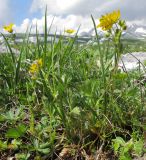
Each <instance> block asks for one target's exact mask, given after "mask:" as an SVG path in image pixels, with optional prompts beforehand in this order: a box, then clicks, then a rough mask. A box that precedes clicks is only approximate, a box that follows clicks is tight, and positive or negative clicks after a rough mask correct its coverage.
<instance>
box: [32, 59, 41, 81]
mask: <svg viewBox="0 0 146 160" xmlns="http://www.w3.org/2000/svg"><path fill="white" fill-rule="evenodd" d="M42 65H43V63H42V59H37V60H35V61H34V62H33V63H32V64H31V66H30V68H29V74H30V75H31V77H32V79H35V78H36V76H37V74H38V72H39V70H40V68H41V67H42Z"/></svg>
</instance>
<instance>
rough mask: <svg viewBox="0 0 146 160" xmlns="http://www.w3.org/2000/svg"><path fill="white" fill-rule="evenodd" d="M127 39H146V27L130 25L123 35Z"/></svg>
mask: <svg viewBox="0 0 146 160" xmlns="http://www.w3.org/2000/svg"><path fill="white" fill-rule="evenodd" d="M123 38H125V39H139V40H144V39H146V26H139V25H136V24H132V25H129V26H128V27H127V30H126V31H125V33H124V34H123Z"/></svg>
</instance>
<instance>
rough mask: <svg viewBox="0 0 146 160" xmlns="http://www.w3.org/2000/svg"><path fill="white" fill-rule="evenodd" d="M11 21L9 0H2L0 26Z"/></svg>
mask: <svg viewBox="0 0 146 160" xmlns="http://www.w3.org/2000/svg"><path fill="white" fill-rule="evenodd" d="M11 19H12V12H11V7H10V1H9V0H3V2H1V4H0V26H3V25H4V24H7V23H10V22H11Z"/></svg>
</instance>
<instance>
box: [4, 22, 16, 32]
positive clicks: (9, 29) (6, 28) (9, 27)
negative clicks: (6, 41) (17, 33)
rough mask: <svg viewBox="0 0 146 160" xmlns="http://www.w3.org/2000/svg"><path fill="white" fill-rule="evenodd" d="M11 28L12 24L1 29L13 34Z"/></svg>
mask: <svg viewBox="0 0 146 160" xmlns="http://www.w3.org/2000/svg"><path fill="white" fill-rule="evenodd" d="M13 26H14V24H13V23H11V24H9V25H7V26H4V27H3V28H4V29H5V30H6V31H7V32H9V33H13Z"/></svg>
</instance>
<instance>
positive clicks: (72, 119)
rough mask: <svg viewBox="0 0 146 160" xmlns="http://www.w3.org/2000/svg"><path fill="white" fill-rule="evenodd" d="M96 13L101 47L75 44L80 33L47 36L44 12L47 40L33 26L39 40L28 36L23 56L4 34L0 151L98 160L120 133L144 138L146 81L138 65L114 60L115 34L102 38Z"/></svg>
mask: <svg viewBox="0 0 146 160" xmlns="http://www.w3.org/2000/svg"><path fill="white" fill-rule="evenodd" d="M92 20H93V25H94V29H95V33H96V38H97V42H98V45H97V46H96V47H92V46H86V45H83V46H77V44H76V43H75V42H76V40H77V34H76V35H75V36H74V38H71V37H70V38H68V40H67V43H66V39H65V37H64V36H63V35H60V38H59V40H58V41H57V42H56V35H54V38H53V39H52V41H51V42H48V41H47V36H48V29H47V28H48V27H47V25H48V24H47V13H45V25H44V42H43V43H41V42H40V41H39V36H38V31H37V26H36V37H37V43H36V44H29V42H28V40H27V39H26V40H24V43H23V44H22V45H19V46H18V48H19V50H20V54H19V55H18V56H16V55H15V54H14V53H13V52H12V49H11V45H10V44H9V41H8V40H7V39H6V38H5V35H3V37H4V38H5V40H6V44H7V46H8V48H9V53H6V54H1V55H0V57H1V58H0V99H1V102H0V106H1V115H0V121H1V123H0V131H1V135H0V152H1V154H0V156H1V157H2V158H5V153H7V156H8V157H10V155H11V156H15V157H18V158H17V159H37V158H38V159H39V158H40V159H41V158H42V159H55V158H57V157H60V158H62V159H69V158H71V157H72V159H76V158H83V159H89V158H93V159H97V157H98V158H99V157H101V151H100V150H102V153H103V152H104V153H105V156H106V155H107V152H106V151H107V150H110V151H111V152H110V153H109V154H110V155H109V157H110V156H112V151H113V149H114V148H112V147H113V145H112V144H113V139H115V138H117V137H122V138H123V139H124V140H125V141H129V140H131V139H134V141H132V142H133V144H135V143H136V142H139V140H143V136H142V130H143V128H144V125H143V123H142V118H143V117H144V116H145V115H144V113H145V107H146V106H145V84H144V85H141V84H140V83H138V81H137V80H138V78H140V75H139V73H138V72H137V71H133V72H129V73H127V72H126V73H125V72H121V71H120V70H118V68H117V64H118V59H116V63H115V65H113V63H112V62H113V57H114V56H115V49H116V50H118V52H117V54H121V51H120V53H119V48H114V46H115V42H114V41H111V40H110V39H108V40H107V41H105V42H103V43H102V44H101V42H100V41H99V39H98V34H97V30H96V25H95V21H94V18H93V17H92ZM26 35H29V33H27V34H26ZM26 37H27V36H26ZM28 38H29V37H28ZM121 43H122V42H120V44H121ZM116 47H117V46H116ZM10 55H11V56H10ZM117 56H119V55H117ZM116 58H119V57H116ZM37 59H42V62H43V66H42V67H40V68H39V70H38V72H37V73H36V77H35V78H32V76H31V75H30V74H29V69H30V66H31V64H32V63H33V62H34V61H36V60H37ZM133 135H134V136H133ZM114 142H116V144H118V142H119V141H114ZM130 142H131V141H130ZM142 147H143V146H142ZM111 148H112V149H111ZM98 149H99V151H100V152H98ZM141 150H142V149H141ZM134 151H135V150H134V149H133V150H132V149H131V148H130V149H129V150H127V152H126V154H127V153H128V154H129V155H130V156H131V157H132V156H133V155H134V154H135V152H134ZM122 153H123V152H122ZM140 153H141V152H140ZM119 154H120V153H119V152H118V151H117V152H116V153H115V156H119ZM124 154H125V153H124ZM125 156H126V155H125Z"/></svg>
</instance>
